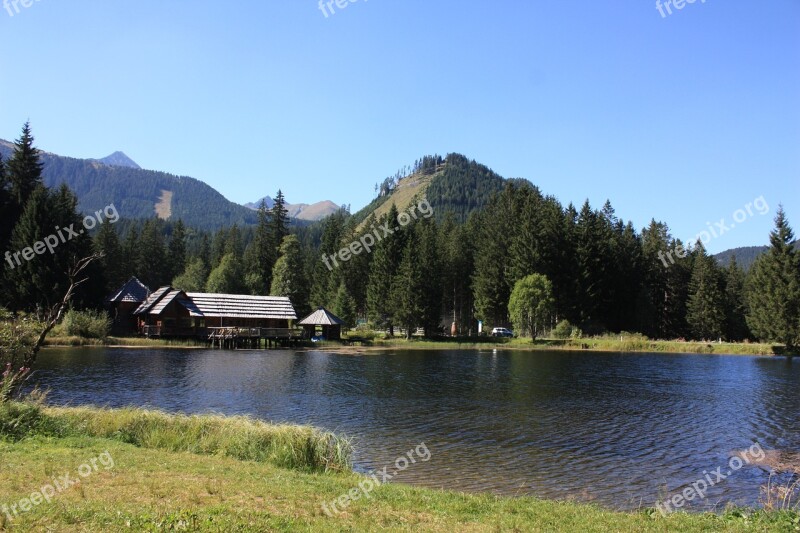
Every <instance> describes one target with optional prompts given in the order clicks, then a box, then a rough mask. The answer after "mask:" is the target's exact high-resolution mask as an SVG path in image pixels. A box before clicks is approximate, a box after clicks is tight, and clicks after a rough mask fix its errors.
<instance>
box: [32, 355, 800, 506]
mask: <svg viewBox="0 0 800 533" xmlns="http://www.w3.org/2000/svg"><path fill="white" fill-rule="evenodd" d="M36 378H37V380H38V382H39V383H40V384H41V385H42V386H43V387H50V388H51V389H52V391H51V393H50V396H49V400H50V401H51V402H53V403H59V404H96V405H104V406H105V405H107V406H125V405H137V406H152V407H158V408H162V409H166V410H169V411H183V412H190V413H197V412H219V413H225V414H250V415H253V416H256V417H259V418H263V419H266V420H271V421H276V422H291V423H303V424H313V425H315V426H319V427H323V428H326V429H330V430H333V431H337V432H340V433H343V434H347V435H349V436H352V437H354V439H355V442H356V445H357V451H356V455H355V461H356V467H357V469H359V470H362V471H367V470H371V469H378V470H379V469H381V468H383V466H386V465H391V464H393V463H394V461H395V459H396V458H397V457H398V456H400V455H402V454H404V453H405V452H406V451H407V450H409V449H411V448H412V447H414V446H416V445H418V444H420V443H422V442H424V443H425V444H426V445H427V446H428V448H429V449H430V451H431V454H432V457H431V460H430V461H427V462H425V463H418V464H415V465H412V466H411V467H409V468H408V469H407V470H406V471H404V472H403V473H401V474H400V475H399V476H397V478H396V479H395V480H396V481H403V482H409V483H417V484H422V485H426V486H431V487H446V488H453V489H459V490H469V491H491V492H496V493H501V494H534V495H537V496H540V497H544V498H555V499H578V500H582V501H596V502H598V503H601V504H604V505H607V506H610V507H613V508H635V507H640V506H652V505H654V503H655V501H656V500H657V499H658V498H659V497H660V496H664V495H666V494H667V493H673V492H674V491H675V490H676V489H678V488H680V487H682V486H684V485H686V484H688V483H692V482H694V481H695V480H697V479H699V478H701V477H702V473H703V471H704V470H707V471H712V470H714V469H715V468H717V467H718V466H725V465H727V462H728V459H729V458H730V456H731V454H732V453H733V452H734V451H735V450H742V449H744V448H747V447H749V446H751V445H752V444H753V443H754V442H758V443H760V444H761V445H762V446H763V448H764V449H781V450H792V451H800V420H799V419H798V416H797V413H798V412H800V394H798V385H800V365H798V364H797V363H796V362H792V361H788V360H783V359H767V358H751V357H721V356H702V355H663V354H641V355H622V354H597V353H565V352H554V353H550V352H521V351H514V352H502V351H501V352H492V351H475V350H471V351H459V350H453V351H386V352H379V353H370V354H368V355H364V356H352V355H341V354H330V353H324V352H313V351H312V352H293V351H269V352H267V351H214V350H172V349H170V350H160V349H158V350H151V349H147V350H126V349H64V350H62V349H54V350H46V351H44V352H43V353H42V355H41V357H40V362H39V365H38V369H37V374H36ZM767 478H768V474H767V473H766V472H765V471H763V470H761V469H759V468H757V467H746V468H743V469H742V470H740V471H738V472H736V473H735V475H733V476H731V477H730V478H728V479H726V480H725V481H724V482H723V483H720V484H719V485H717V486H715V487H713V488H712V489H711V490H710V491H709V495H708V498H707V500H706V501H705V502H704V503H705V504H707V505H714V506H719V505H720V504H722V503H725V502H735V503H739V504H750V505H752V504H756V503H757V500H758V497H759V487H760V485H762V484H765V483H766V481H767Z"/></svg>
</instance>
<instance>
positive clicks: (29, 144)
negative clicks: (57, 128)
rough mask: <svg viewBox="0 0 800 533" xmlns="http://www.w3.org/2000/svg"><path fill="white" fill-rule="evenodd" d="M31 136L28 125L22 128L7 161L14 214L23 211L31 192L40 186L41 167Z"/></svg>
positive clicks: (37, 151)
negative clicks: (14, 206)
mask: <svg viewBox="0 0 800 533" xmlns="http://www.w3.org/2000/svg"><path fill="white" fill-rule="evenodd" d="M33 141H34V139H33V134H32V133H31V127H30V123H28V122H26V123H25V125H23V126H22V135H21V136H20V138H19V139H17V141H16V142H15V143H14V154H13V155H12V156H11V159H9V160H8V163H7V168H6V172H7V173H8V179H9V181H10V182H11V195H12V198H13V201H14V203H15V205H16V210H17V211H16V212H17V213H21V212H22V210H23V209H25V205H26V204H27V203H28V198H30V196H31V194H33V191H34V190H36V188H37V187H39V186H41V185H42V168H43V165H42V163H41V161H40V159H39V150H38V149H37V148H36V147H34V146H33Z"/></svg>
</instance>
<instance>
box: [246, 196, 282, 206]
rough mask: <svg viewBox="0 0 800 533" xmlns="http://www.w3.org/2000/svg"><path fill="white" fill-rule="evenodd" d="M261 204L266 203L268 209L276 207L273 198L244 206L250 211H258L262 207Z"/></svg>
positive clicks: (266, 198) (262, 199) (266, 197)
mask: <svg viewBox="0 0 800 533" xmlns="http://www.w3.org/2000/svg"><path fill="white" fill-rule="evenodd" d="M261 202H264V204H265V205H266V206H267V209H272V206H273V205H275V200H273V199H272V197H271V196H265V197H264V198H261V199H260V200H258V201H256V202H252V203H249V204H244V206H245V207H246V208H248V209H258V208H259V207H261Z"/></svg>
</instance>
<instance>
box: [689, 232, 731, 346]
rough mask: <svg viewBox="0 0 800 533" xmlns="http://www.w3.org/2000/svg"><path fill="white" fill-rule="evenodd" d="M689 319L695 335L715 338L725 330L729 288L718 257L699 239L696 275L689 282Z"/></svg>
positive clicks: (695, 265)
mask: <svg viewBox="0 0 800 533" xmlns="http://www.w3.org/2000/svg"><path fill="white" fill-rule="evenodd" d="M686 321H687V322H688V325H689V329H690V331H691V333H692V336H693V337H694V338H695V339H697V340H713V339H717V338H719V337H721V336H722V335H723V333H724V331H725V292H724V288H723V279H722V275H721V273H720V271H719V267H718V266H717V261H716V259H714V258H713V257H711V256H709V255H708V254H707V253H706V249H705V247H704V246H703V243H702V242H700V241H697V246H696V248H695V258H694V265H693V268H692V277H691V281H690V282H689V299H688V303H687V306H686Z"/></svg>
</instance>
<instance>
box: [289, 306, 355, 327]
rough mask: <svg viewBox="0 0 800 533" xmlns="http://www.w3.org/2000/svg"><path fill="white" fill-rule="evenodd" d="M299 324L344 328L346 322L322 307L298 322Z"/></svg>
mask: <svg viewBox="0 0 800 533" xmlns="http://www.w3.org/2000/svg"><path fill="white" fill-rule="evenodd" d="M298 324H299V325H301V326H343V325H344V320H342V319H341V318H339V317H338V316H336V315H334V314H333V313H331V312H330V311H328V310H327V309H325V308H324V307H320V308H319V309H317V310H316V311H314V312H313V313H311V314H310V315H308V316H307V317H305V318H304V319H303V320H301V321H300V322H298Z"/></svg>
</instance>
